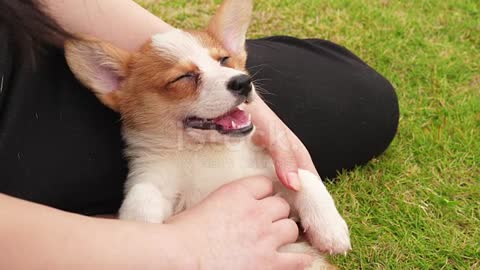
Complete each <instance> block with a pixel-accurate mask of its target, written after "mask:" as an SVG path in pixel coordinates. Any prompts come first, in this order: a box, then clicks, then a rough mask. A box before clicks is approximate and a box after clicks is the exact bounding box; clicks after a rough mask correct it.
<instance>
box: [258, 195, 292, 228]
mask: <svg viewBox="0 0 480 270" xmlns="http://www.w3.org/2000/svg"><path fill="white" fill-rule="evenodd" d="M260 207H261V208H262V209H266V210H267V211H268V213H269V214H270V217H271V218H272V222H275V221H278V220H281V219H285V218H288V216H289V214H290V205H289V204H288V203H287V201H285V200H284V199H283V198H280V197H268V198H265V199H263V200H261V201H260Z"/></svg>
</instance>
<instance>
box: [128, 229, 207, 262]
mask: <svg viewBox="0 0 480 270" xmlns="http://www.w3.org/2000/svg"><path fill="white" fill-rule="evenodd" d="M136 234H138V236H137V237H138V238H137V239H138V240H137V244H138V245H139V246H138V247H137V248H136V250H137V251H139V252H140V255H139V256H141V260H142V261H144V262H152V263H151V264H150V265H149V267H152V269H171V270H177V269H178V270H184V269H188V270H196V269H198V261H199V254H198V250H196V249H195V248H193V245H194V243H195V242H194V241H193V239H190V241H188V240H187V239H185V237H184V236H185V234H184V233H182V231H181V230H179V229H178V228H177V226H176V225H174V224H143V223H138V224H137V228H136Z"/></svg>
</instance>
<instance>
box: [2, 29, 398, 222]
mask: <svg viewBox="0 0 480 270" xmlns="http://www.w3.org/2000/svg"><path fill="white" fill-rule="evenodd" d="M18 50H19V48H18V46H15V44H13V43H12V42H11V39H10V38H9V35H8V34H7V32H6V31H5V29H1V27H0V77H1V79H2V82H1V83H2V91H0V192H2V193H6V194H10V195H13V196H17V197H20V198H24V199H27V200H31V201H35V202H39V203H43V204H47V205H50V206H53V207H57V208H60V209H64V210H68V211H72V212H78V213H82V214H105V213H113V212H115V211H116V210H117V209H118V207H119V205H120V203H121V200H122V190H123V182H124V180H125V177H126V173H127V169H126V161H125V160H124V159H123V157H122V148H123V143H122V140H121V137H120V124H119V117H118V115H117V114H116V113H114V112H112V111H110V110H108V109H107V108H106V107H105V106H103V105H102V104H100V103H99V102H98V100H97V99H96V98H95V97H94V95H92V94H91V92H90V91H88V90H87V89H85V88H84V87H83V86H81V85H80V84H79V83H78V81H77V80H76V79H75V78H74V77H73V75H72V73H71V72H70V71H69V69H68V67H67V65H66V63H65V60H64V56H63V52H62V51H61V50H59V49H54V48H47V49H45V50H44V53H43V54H42V56H40V55H37V57H36V59H35V62H34V65H33V67H32V65H29V64H27V63H26V62H22V61H21V60H20V58H19V51H18ZM248 50H249V61H248V66H249V69H250V71H251V72H252V74H255V76H254V77H255V79H256V80H257V81H258V83H259V84H260V86H261V87H262V88H264V89H266V90H267V91H268V92H270V93H271V94H267V95H264V97H265V98H266V99H267V101H268V103H270V104H271V105H272V107H273V109H274V110H275V112H276V113H277V114H278V115H279V116H280V117H281V118H282V119H283V120H284V121H285V122H286V123H287V124H288V125H289V126H290V127H291V128H292V129H293V131H294V132H295V133H296V134H297V135H298V136H299V137H300V138H301V139H302V141H303V142H304V143H305V144H306V146H307V148H308V149H309V150H310V152H311V154H312V156H313V159H314V161H315V163H316V165H317V167H318V169H319V171H320V174H321V175H322V176H324V177H325V176H330V177H331V176H334V175H335V172H336V171H337V170H341V169H349V168H352V167H353V166H354V165H356V164H364V163H365V162H367V161H368V160H370V159H371V158H372V157H374V156H376V155H379V154H380V153H382V152H383V151H384V150H385V149H386V148H387V146H388V145H389V143H390V141H391V140H392V138H393V137H394V135H395V131H396V128H397V123H398V105H397V99H396V96H395V93H394V90H393V88H392V86H391V85H390V84H389V83H388V81H386V80H385V79H384V78H383V77H382V76H380V75H379V74H378V73H376V72H375V71H374V70H372V69H371V68H370V67H368V66H367V65H366V64H364V63H363V62H362V61H361V60H360V59H358V58H357V57H356V56H354V55H353V54H352V53H350V52H349V51H347V50H346V49H344V48H342V47H340V46H338V45H335V44H333V43H331V42H327V41H322V40H306V41H302V40H298V39H294V38H289V37H273V38H267V39H260V40H252V41H249V42H248ZM27 56H29V57H27V58H26V59H27V60H31V59H32V58H31V57H30V55H27Z"/></svg>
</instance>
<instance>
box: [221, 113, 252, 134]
mask: <svg viewBox="0 0 480 270" xmlns="http://www.w3.org/2000/svg"><path fill="white" fill-rule="evenodd" d="M213 122H214V123H215V124H217V125H219V126H222V128H223V129H224V130H235V129H241V128H245V127H248V126H250V124H251V119H250V114H248V113H246V112H245V111H243V110H241V109H239V108H236V109H235V110H233V111H231V112H229V113H228V114H226V115H224V116H220V117H218V118H215V119H214V120H213Z"/></svg>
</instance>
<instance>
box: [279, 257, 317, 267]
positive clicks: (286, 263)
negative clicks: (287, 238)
mask: <svg viewBox="0 0 480 270" xmlns="http://www.w3.org/2000/svg"><path fill="white" fill-rule="evenodd" d="M278 263H279V265H281V266H282V269H289V270H304V269H305V268H307V267H308V266H310V265H311V264H312V263H313V257H312V256H310V255H307V254H302V253H299V254H297V253H279V258H278Z"/></svg>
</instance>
